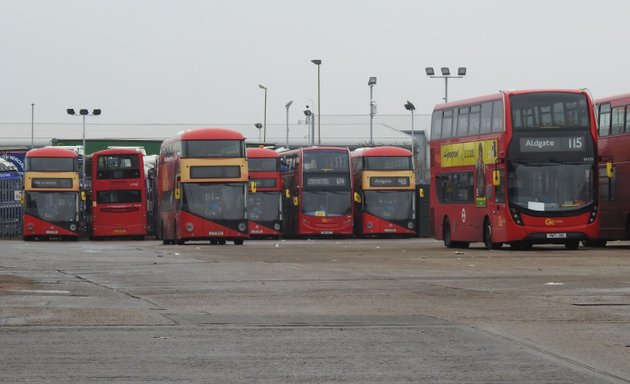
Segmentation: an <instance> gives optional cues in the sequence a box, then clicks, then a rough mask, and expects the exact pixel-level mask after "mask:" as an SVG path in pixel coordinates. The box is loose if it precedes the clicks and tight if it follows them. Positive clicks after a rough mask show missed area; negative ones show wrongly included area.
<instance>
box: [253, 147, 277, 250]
mask: <svg viewBox="0 0 630 384" xmlns="http://www.w3.org/2000/svg"><path fill="white" fill-rule="evenodd" d="M247 164H248V168H249V186H250V190H249V194H248V195H247V218H248V223H249V235H250V236H252V237H274V238H277V237H280V236H281V235H282V175H281V174H280V155H279V154H278V152H276V151H273V150H271V149H266V148H248V149H247Z"/></svg>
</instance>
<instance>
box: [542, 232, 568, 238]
mask: <svg viewBox="0 0 630 384" xmlns="http://www.w3.org/2000/svg"><path fill="white" fill-rule="evenodd" d="M547 238H548V239H566V238H567V234H566V233H564V232H561V233H548V234H547Z"/></svg>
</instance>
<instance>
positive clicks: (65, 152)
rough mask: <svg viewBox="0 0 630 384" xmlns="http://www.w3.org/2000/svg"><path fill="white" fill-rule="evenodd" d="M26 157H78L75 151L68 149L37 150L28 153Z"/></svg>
mask: <svg viewBox="0 0 630 384" xmlns="http://www.w3.org/2000/svg"><path fill="white" fill-rule="evenodd" d="M26 157H75V158H76V157H77V154H76V153H75V152H74V151H71V150H69V149H66V148H55V147H46V148H36V149H31V150H30V151H28V152H26Z"/></svg>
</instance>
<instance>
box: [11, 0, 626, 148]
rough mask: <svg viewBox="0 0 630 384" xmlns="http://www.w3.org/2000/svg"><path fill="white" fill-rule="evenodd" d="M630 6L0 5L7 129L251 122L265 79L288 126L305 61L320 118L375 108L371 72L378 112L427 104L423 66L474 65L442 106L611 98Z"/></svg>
mask: <svg viewBox="0 0 630 384" xmlns="http://www.w3.org/2000/svg"><path fill="white" fill-rule="evenodd" d="M629 15H630V2H629V1H625V0H617V1H615V0H599V1H596V2H593V1H585V0H553V1H552V0H527V1H508V0H474V1H464V0H461V1H460V0H440V1H433V2H427V1H423V0H379V1H375V0H313V1H303V0H224V1H219V0H177V1H176V0H170V1H167V0H100V1H94V0H0V49H1V52H2V53H1V55H0V123H2V124H5V123H23V124H26V123H30V121H31V103H35V121H36V122H37V123H62V124H63V123H65V122H68V123H72V124H76V123H77V120H76V119H74V118H72V117H69V116H67V115H66V112H65V110H66V108H69V107H74V108H82V107H87V108H101V109H102V110H103V114H102V116H100V117H99V118H98V121H99V122H100V123H105V124H114V123H120V124H133V123H169V124H184V123H195V124H197V123H198V124H205V125H207V126H220V125H221V124H247V125H249V124H251V125H253V124H254V123H255V122H262V120H263V102H264V92H263V90H261V89H259V88H258V84H259V83H262V84H265V85H266V86H267V87H268V88H269V91H268V107H267V108H268V109H267V111H268V112H267V113H268V117H267V123H268V124H274V123H275V124H283V123H284V122H285V119H286V112H285V108H284V105H285V104H286V103H287V102H288V101H289V100H293V101H294V104H293V106H292V107H291V116H292V118H291V121H292V122H293V121H295V120H297V119H303V114H302V110H303V109H304V106H305V105H306V104H311V103H312V102H315V107H316V106H317V105H316V101H317V67H316V66H315V65H314V64H312V63H311V62H310V60H311V59H321V60H322V65H321V68H320V69H321V112H322V114H323V115H330V114H363V115H367V114H368V113H369V87H368V86H367V81H368V78H369V77H370V76H377V78H378V83H377V84H376V85H375V87H374V99H375V100H376V101H377V104H378V113H379V114H405V113H406V111H405V110H404V108H403V104H404V103H405V101H406V100H411V101H412V102H413V103H414V104H415V106H416V112H417V113H419V114H422V113H430V112H431V109H432V107H433V105H434V104H436V103H439V102H441V100H442V97H443V96H444V81H443V80H441V79H430V78H428V77H427V76H426V75H425V72H424V68H425V67H426V66H433V67H436V70H437V68H439V67H440V66H450V67H451V70H452V71H454V70H456V68H457V67H458V66H466V67H467V68H468V75H467V76H466V77H465V78H463V79H453V80H450V81H449V100H456V99H461V98H466V97H472V96H478V95H485V94H489V93H494V92H496V91H498V90H499V89H508V88H514V89H522V88H582V87H586V88H588V89H590V90H591V92H592V94H593V95H594V96H595V97H601V96H607V95H612V94H618V93H624V92H628V91H630V76H628V75H627V72H626V70H627V67H628V55H629V52H630V51H628V49H627V44H625V42H624V40H623V38H625V37H626V36H627V34H628V32H627V31H628V17H629ZM2 127H5V128H2ZM6 127H7V125H0V129H5V130H6V129H7V128H6ZM24 129H25V130H28V131H30V126H26V125H25V127H24ZM116 133H117V132H110V135H109V136H111V137H115V136H116ZM173 133H175V132H173ZM5 134H7V132H4V133H0V137H2V135H5ZM141 135H142V133H140V136H141ZM59 136H63V135H62V134H60V135H59ZM66 136H67V135H66ZM75 136H76V135H75ZM102 136H107V135H102Z"/></svg>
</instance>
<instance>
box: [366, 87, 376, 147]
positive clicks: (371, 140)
mask: <svg viewBox="0 0 630 384" xmlns="http://www.w3.org/2000/svg"><path fill="white" fill-rule="evenodd" d="M374 84H376V76H372V77H370V80H368V86H369V87H370V145H374V135H373V134H372V132H373V131H372V126H373V122H374V112H375V111H374V109H375V108H374V98H373V97H372V88H374Z"/></svg>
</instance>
